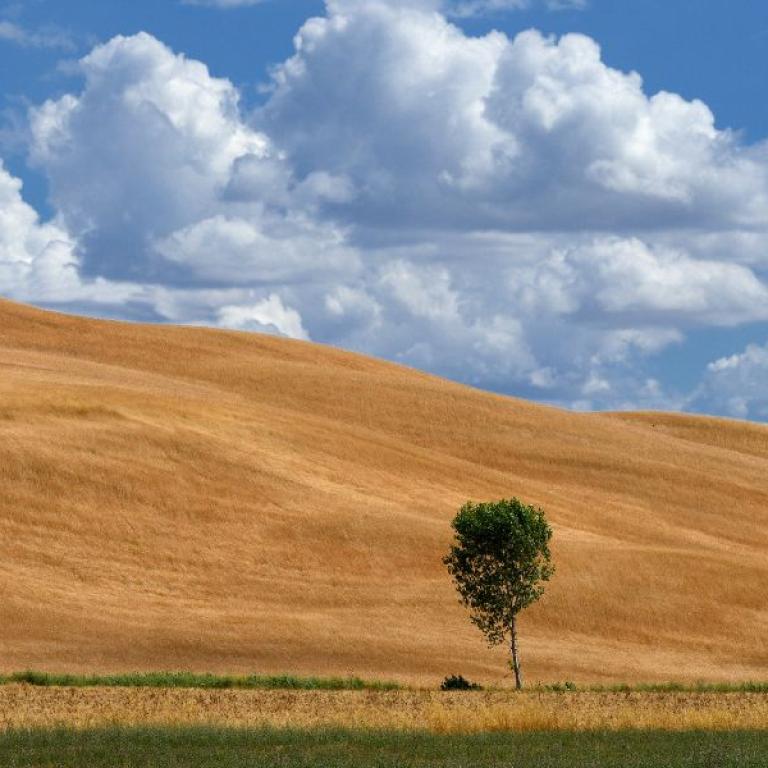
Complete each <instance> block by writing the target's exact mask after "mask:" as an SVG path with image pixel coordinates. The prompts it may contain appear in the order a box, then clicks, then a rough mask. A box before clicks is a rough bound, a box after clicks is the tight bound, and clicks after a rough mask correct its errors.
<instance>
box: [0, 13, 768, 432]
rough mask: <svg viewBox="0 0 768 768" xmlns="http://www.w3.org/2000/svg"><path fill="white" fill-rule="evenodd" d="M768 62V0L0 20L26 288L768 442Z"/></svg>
mask: <svg viewBox="0 0 768 768" xmlns="http://www.w3.org/2000/svg"><path fill="white" fill-rule="evenodd" d="M223 5H237V6H240V7H216V6H223ZM553 6H557V7H556V8H555V7H553ZM563 6H567V7H563ZM312 17H314V18H315V21H308V20H309V19H310V18H312ZM531 30H538V31H539V32H538V33H535V32H533V31H531ZM574 33H576V34H574ZM297 35H298V37H297ZM767 42H768V5H766V4H765V3H764V2H758V0H740V2H738V3H733V2H730V3H728V2H725V0H707V2H706V3H703V2H700V0H666V1H665V2H662V0H643V2H633V1H631V0H625V1H622V0H588V2H578V0H570V2H563V0H560V2H552V0H528V1H527V2H521V1H520V0H450V1H448V0H444V1H443V2H440V0H413V1H412V2H408V3H406V2H404V1H403V0H329V3H328V6H327V7H326V5H325V3H324V2H316V1H315V0H271V1H270V0H266V1H265V2H261V3H253V2H250V3H249V2H247V1H246V2H243V1H242V0H205V2H203V0H200V1H199V2H197V3H196V4H190V3H182V2H176V0H153V1H152V2H150V1H149V0H134V1H133V2H131V3H125V2H122V0H120V1H118V0H76V1H75V0H67V1H62V0H27V1H26V2H5V3H0V73H2V79H1V80H0V85H1V86H2V87H0V110H2V119H1V121H0V160H2V162H3V168H4V169H3V170H0V223H2V225H3V226H2V229H0V294H2V295H6V296H9V297H11V298H15V299H18V300H22V301H29V302H31V303H36V304H39V305H41V306H49V307H55V308H61V309H65V310H69V311H78V312H84V313H88V314H93V315H101V316H109V317H121V318H126V319H137V320H151V321H156V322H180V323H199V324H208V325H216V326H220V327H227V328H235V329H239V330H253V331H266V332H271V333H280V334H283V335H286V336H292V337H296V338H304V339H311V340H314V341H319V342H323V343H330V344H334V345H337V346H341V347H345V348H349V349H354V350H358V351H362V352H366V353H370V354H374V355H377V356H381V357H386V358H389V359H393V360H396V361H399V362H402V363H405V364H409V365H413V366H415V367H419V368H423V369H425V370H429V371H432V372H435V373H438V374H440V375H444V376H448V377H451V378H454V379H457V380H460V381H464V382H467V383H470V384H473V385H476V386H480V387H484V388H488V389H492V390H496V391H501V392H505V393H509V394H513V395H521V396H525V397H529V398H533V399H537V400H540V401H542V402H552V403H557V404H560V405H564V406H568V407H574V408H583V409H611V408H652V409H671V410H690V411H700V412H707V413H716V414H724V415H728V416H734V417H739V418H749V419H755V420H762V421H766V420H768V394H766V392H765V391H764V387H763V382H764V381H765V380H766V375H767V374H768V253H766V246H767V245H768V144H767V143H766V138H768V99H766V92H765V89H766V85H765V84H766V83H767V82H768V53H767V51H768V45H766V43H767ZM296 46H298V48H297V47H296ZM78 62H80V63H78ZM630 73H638V75H639V76H640V77H641V78H642V83H641V81H640V79H639V78H638V77H637V76H635V75H632V74H630ZM660 92H661V93H660ZM657 94H660V95H657ZM21 182H23V189H21V188H20V183H21Z"/></svg>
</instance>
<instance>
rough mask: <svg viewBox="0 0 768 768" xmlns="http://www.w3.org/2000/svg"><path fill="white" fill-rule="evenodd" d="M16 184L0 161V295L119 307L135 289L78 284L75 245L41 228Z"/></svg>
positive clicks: (57, 229)
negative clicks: (88, 302)
mask: <svg viewBox="0 0 768 768" xmlns="http://www.w3.org/2000/svg"><path fill="white" fill-rule="evenodd" d="M21 192H22V185H21V181H20V180H19V179H16V178H14V177H13V176H11V175H10V173H8V171H7V170H5V168H4V166H3V164H2V161H0V293H1V294H2V295H4V296H7V297H10V298H15V299H18V300H21V301H43V302H49V303H66V302H70V301H78V300H80V301H84V300H87V301H95V302H102V303H111V302H124V301H126V300H129V299H130V298H132V296H133V295H134V294H136V293H137V290H136V289H134V288H132V287H130V286H115V285H111V284H110V283H109V282H107V281H105V280H100V279H96V280H91V281H83V280H82V279H81V277H80V273H79V266H80V265H79V261H78V258H77V255H76V250H75V249H76V246H75V243H74V242H73V240H72V238H71V237H70V236H69V234H68V233H67V232H66V231H65V230H64V229H62V227H61V226H59V225H58V224H56V223H43V222H41V221H40V218H39V216H38V214H37V212H36V211H35V210H34V209H33V208H32V207H31V206H29V205H28V204H27V203H26V202H24V200H23V198H22V194H21Z"/></svg>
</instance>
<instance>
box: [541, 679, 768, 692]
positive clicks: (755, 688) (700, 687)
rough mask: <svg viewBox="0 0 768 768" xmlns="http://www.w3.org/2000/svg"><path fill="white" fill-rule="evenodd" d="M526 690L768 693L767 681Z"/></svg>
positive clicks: (567, 684)
mask: <svg viewBox="0 0 768 768" xmlns="http://www.w3.org/2000/svg"><path fill="white" fill-rule="evenodd" d="M528 691H529V692H530V691H534V692H535V691H543V692H546V693H573V692H581V693H763V694H765V693H768V683H760V682H754V681H752V682H749V681H748V682H743V683H705V682H699V683H676V682H669V683H637V684H635V685H629V684H626V683H622V684H616V685H584V686H581V685H577V684H576V683H571V682H565V683H538V684H536V685H534V686H532V687H531V688H529V689H528Z"/></svg>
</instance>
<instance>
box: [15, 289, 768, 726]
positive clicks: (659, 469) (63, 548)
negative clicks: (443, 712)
mask: <svg viewBox="0 0 768 768" xmlns="http://www.w3.org/2000/svg"><path fill="white" fill-rule="evenodd" d="M511 495H517V496H520V497H521V498H523V499H525V500H526V501H529V502H533V503H536V504H540V505H541V506H543V507H544V508H545V510H546V511H547V513H548V515H549V517H550V519H551V521H552V523H553V527H554V528H555V540H554V547H553V554H554V558H555V562H556V565H557V568H558V572H557V574H556V576H555V578H554V580H553V581H552V582H551V584H550V586H549V589H548V591H547V594H546V596H545V598H544V599H543V601H542V602H541V603H540V604H539V605H537V606H535V607H534V608H532V609H531V610H530V611H529V612H528V613H526V614H525V615H524V617H523V619H522V622H521V625H522V626H521V632H522V652H523V654H524V656H523V658H524V663H525V664H526V667H525V671H526V673H527V678H528V680H529V681H531V682H534V681H536V680H542V681H551V680H565V679H569V680H575V681H594V682H600V681H606V682H608V681H627V682H632V681H638V680H644V681H653V680H669V679H680V680H697V679H708V680H745V679H751V678H755V679H756V678H763V679H764V678H767V677H768V598H766V594H768V557H766V555H767V554H768V429H767V428H765V427H761V426H756V425H750V424H744V423H737V422H729V421H723V420H715V419H707V418H692V417H686V416H671V415H660V414H637V415H626V414H625V415H608V414H603V415H592V414H575V413H568V412H564V411H560V410H557V409H553V408H546V407H541V406H537V405H533V404H530V403H527V402H523V401H519V400H514V399H510V398H503V397H498V396H494V395H491V394H487V393H483V392H479V391H476V390H473V389H470V388H466V387H462V386H459V385H456V384H452V383H449V382H446V381H442V380H440V379H437V378H434V377H430V376H427V375H424V374H421V373H418V372H415V371H413V370H409V369H406V368H401V367H397V366H395V365H391V364H386V363H383V362H380V361H376V360H372V359H368V358H365V357H361V356H357V355H354V354H349V353H345V352H340V351H337V350H334V349H329V348H326V347H322V346H316V345H311V344H305V343H299V342H291V341H286V340H282V339H276V338H270V337H265V336H258V335H247V334H237V333H230V332H221V331H213V330H206V329H201V328H174V327H167V326H165V327H161V326H140V325H129V324H120V323H110V322H104V321H96V320H90V319H82V318H74V317H66V316H62V315H57V314H52V313H46V312H42V311H39V310H36V309H32V308H29V307H24V306H20V305H16V304H12V303H6V302H0V672H4V671H12V670H17V669H23V668H26V667H32V668H38V669H48V670H52V671H71V672H80V671H82V672H95V671H101V672H111V671H129V670H157V669H194V670H210V671H214V672H231V673H235V672H250V671H259V672H265V673H269V672H291V673H297V674H359V675H363V676H365V677H369V678H387V679H389V678H394V679H399V680H403V681H409V682H413V683H418V684H424V685H435V684H436V683H437V682H439V680H440V679H442V677H443V676H444V675H446V674H449V673H453V672H461V673H463V674H465V675H467V676H469V677H471V678H473V679H479V680H480V681H492V682H495V683H497V684H498V683H503V682H504V679H505V678H504V676H505V667H504V663H505V654H504V651H503V649H495V650H488V649H487V648H486V647H485V645H484V644H483V641H482V638H481V636H480V634H479V633H478V632H477V630H475V629H474V628H473V627H472V626H471V625H470V624H469V622H468V621H467V619H466V616H465V614H464V612H463V610H462V609H461V608H460V607H459V606H458V604H457V603H456V599H455V595H454V592H453V587H452V585H451V583H450V581H449V579H448V577H447V574H446V572H445V570H444V568H443V566H442V564H441V557H442V555H443V554H444V552H445V550H446V548H447V545H448V542H449V539H450V530H449V521H450V519H451V517H452V516H453V514H454V513H455V511H456V509H457V507H458V506H459V505H460V504H461V503H463V502H464V501H466V500H467V499H475V500H484V499H492V498H499V497H502V496H511ZM16 693H17V692H16V691H15V689H9V690H8V691H3V692H2V695H3V696H8V695H16ZM40 695H42V694H40ZM99 695H105V694H102V693H101V692H100V693H99ZM110 695H112V694H110ZM114 695H117V694H114ZM126 695H127V694H126ZM158 695H159V694H158ZM168 695H171V694H168ZM195 695H206V696H207V695H214V694H212V693H205V692H201V693H199V694H195ZM218 695H225V693H224V692H222V693H221V694H218ZM226 695H236V692H235V693H232V694H229V693H227V694H226ZM724 706H725V705H724ZM760 706H763V707H764V702H763V703H762V704H761V705H760ZM761 717H763V718H764V717H765V712H764V711H763V712H762V714H761Z"/></svg>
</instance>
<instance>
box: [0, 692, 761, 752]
mask: <svg viewBox="0 0 768 768" xmlns="http://www.w3.org/2000/svg"><path fill="white" fill-rule="evenodd" d="M108 726H124V727H216V728H234V729H238V728H276V729H298V730H307V729H334V728H342V729H343V728H355V729H363V730H377V731H395V730H398V731H403V732H405V731H411V732H413V731H415V730H422V731H429V732H432V733H438V734H472V733H488V732H525V731H542V732H546V731H561V732H579V731H593V732H597V731H607V730H611V731H626V730H643V731H677V732H684V731H721V732H728V731H762V732H763V733H764V734H765V738H766V739H768V695H766V694H762V693H677V692H674V693H615V692H614V693H605V692H604V693H594V692H592V693H590V692H569V693H567V694H564V693H555V692H546V691H529V692H523V693H515V692H512V691H473V692H463V693H461V692H458V693H442V692H440V691H434V690H433V691H426V690H392V691H385V690H337V691H330V690H263V689H248V690H242V689H195V688H148V687H125V688H119V687H117V688H108V687H95V688H82V687H80V688H78V687H71V688H66V687H55V686H32V685H18V684H12V685H7V686H0V731H3V730H14V729H25V728H26V729H34V728H56V727H70V728H79V729H83V730H87V729H93V728H101V727H108ZM767 764H768V763H767ZM0 765H2V764H1V763H0Z"/></svg>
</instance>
